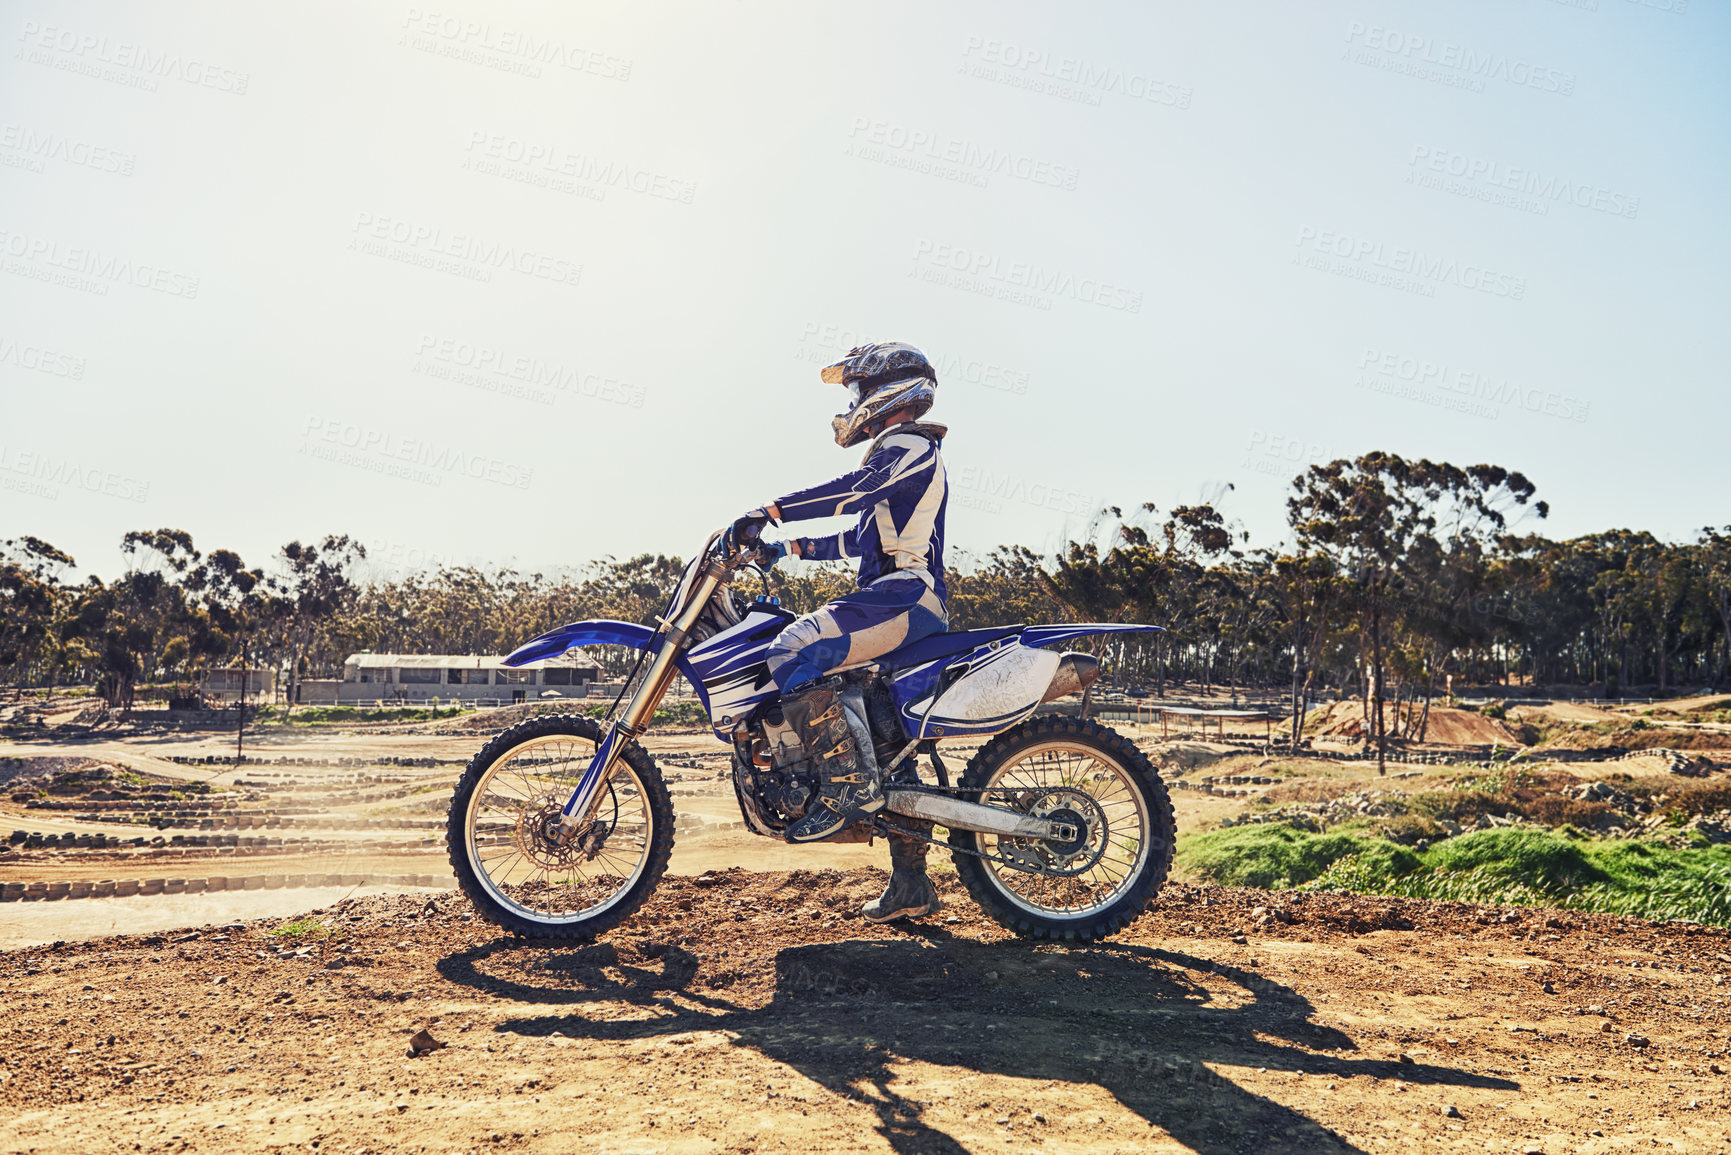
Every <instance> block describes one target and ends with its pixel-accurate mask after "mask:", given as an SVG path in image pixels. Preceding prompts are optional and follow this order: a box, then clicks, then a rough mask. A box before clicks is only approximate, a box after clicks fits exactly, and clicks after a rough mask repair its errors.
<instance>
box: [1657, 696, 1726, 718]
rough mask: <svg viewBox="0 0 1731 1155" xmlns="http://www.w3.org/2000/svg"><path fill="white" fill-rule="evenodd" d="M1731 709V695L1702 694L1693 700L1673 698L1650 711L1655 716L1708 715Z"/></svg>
mask: <svg viewBox="0 0 1731 1155" xmlns="http://www.w3.org/2000/svg"><path fill="white" fill-rule="evenodd" d="M1726 709H1731V694H1701V695H1698V696H1696V697H1693V698H1673V699H1671V700H1670V701H1669V702H1663V703H1659V704H1656V705H1654V706H1653V708H1652V709H1651V710H1650V711H1644V712H1648V713H1653V714H1708V713H1712V712H1714V711H1716V710H1726Z"/></svg>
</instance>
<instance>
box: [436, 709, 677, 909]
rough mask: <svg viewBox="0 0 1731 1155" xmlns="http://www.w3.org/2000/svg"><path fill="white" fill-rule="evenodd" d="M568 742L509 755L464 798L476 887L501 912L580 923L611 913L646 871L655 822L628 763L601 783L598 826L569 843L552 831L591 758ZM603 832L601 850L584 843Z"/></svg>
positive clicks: (550, 739) (536, 744)
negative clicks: (486, 892) (468, 799)
mask: <svg viewBox="0 0 1731 1155" xmlns="http://www.w3.org/2000/svg"><path fill="white" fill-rule="evenodd" d="M593 749H594V746H593V743H589V742H583V741H580V740H577V739H574V738H573V737H570V736H567V735H548V736H545V737H540V738H531V739H529V740H527V741H525V742H524V743H523V744H522V745H520V746H517V747H515V748H513V749H511V750H508V751H506V752H505V753H504V754H502V755H500V756H499V757H498V758H497V759H495V760H494V762H493V764H492V765H491V766H490V767H489V768H488V769H487V770H486V771H485V772H484V773H483V774H482V776H481V780H480V781H479V782H477V783H476V784H475V786H474V788H473V791H472V793H471V795H470V804H469V810H468V814H467V816H466V831H465V839H466V841H467V844H468V851H469V859H470V862H471V863H472V864H473V865H474V867H475V870H476V875H477V879H478V881H479V882H480V883H481V885H482V886H483V887H484V888H485V889H486V890H487V891H488V892H489V893H490V894H491V896H492V897H493V898H494V899H495V900H497V901H498V902H499V903H500V904H501V905H502V906H504V907H505V908H507V909H508V910H511V911H513V912H514V913H516V914H518V915H519V916H521V917H524V918H527V919H530V920H533V921H535V922H540V923H564V922H578V921H581V920H583V919H587V918H592V917H594V916H595V915H597V914H599V913H601V912H602V911H604V910H605V909H607V908H608V907H610V906H612V905H614V904H615V903H616V902H617V901H618V900H619V899H620V898H622V897H623V896H624V895H625V893H626V892H627V891H628V890H629V889H630V887H631V886H632V884H633V883H634V882H635V881H636V879H637V878H638V877H639V876H640V875H641V873H642V871H643V870H644V869H645V868H646V866H647V864H648V862H649V857H650V854H651V852H652V847H653V842H654V839H653V838H652V837H651V835H652V832H653V830H654V824H655V815H654V812H653V811H652V810H651V802H650V796H649V792H648V791H647V790H646V789H645V788H644V784H643V783H642V782H641V781H639V780H638V777H637V772H636V771H635V770H634V769H632V767H631V766H630V764H629V763H627V762H625V761H624V760H621V761H620V762H618V763H616V764H615V766H614V768H613V770H612V771H611V773H610V774H609V776H608V778H607V781H606V782H605V783H603V785H602V787H601V790H602V797H601V801H600V805H599V806H598V807H597V808H596V811H595V815H596V817H595V825H594V827H592V828H591V830H590V831H588V832H587V833H584V832H580V833H579V836H578V839H577V840H576V841H575V842H566V841H564V840H562V839H561V838H560V837H559V836H558V833H557V831H556V826H557V823H558V820H559V816H560V812H561V811H562V809H563V806H564V803H565V801H566V799H567V798H569V797H570V794H571V792H572V791H574V790H575V789H576V787H577V784H578V782H579V781H580V780H581V779H582V775H583V773H584V771H585V770H587V768H588V765H589V761H590V758H592V757H593ZM602 830H604V831H605V834H604V836H602V838H601V841H600V842H599V844H598V845H594V846H590V847H585V846H583V845H582V841H583V838H584V837H586V836H594V835H596V834H598V833H599V832H600V831H602Z"/></svg>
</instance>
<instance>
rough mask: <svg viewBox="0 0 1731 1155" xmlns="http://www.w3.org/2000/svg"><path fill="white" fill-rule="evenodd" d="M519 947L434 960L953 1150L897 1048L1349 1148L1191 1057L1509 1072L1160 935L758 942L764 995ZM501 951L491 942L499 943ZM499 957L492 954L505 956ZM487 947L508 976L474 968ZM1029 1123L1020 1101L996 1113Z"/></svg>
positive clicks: (1217, 1128) (1382, 1069) (1228, 1144)
mask: <svg viewBox="0 0 1731 1155" xmlns="http://www.w3.org/2000/svg"><path fill="white" fill-rule="evenodd" d="M534 949H536V951H537V957H536V958H535V959H533V960H523V959H522V955H521V953H520V948H519V947H518V946H517V944H514V943H511V942H509V941H507V940H501V941H499V942H496V943H492V944H488V945H487V946H483V947H478V948H475V949H473V950H470V951H465V952H462V953H460V954H456V955H452V956H449V957H448V958H446V959H444V960H442V961H441V963H440V965H439V970H440V972H441V973H442V974H443V975H444V977H445V978H447V979H449V980H451V981H453V982H457V983H462V984H465V985H469V986H475V987H480V988H482V989H485V990H487V991H489V992H490V993H492V994H494V995H496V996H498V997H500V998H503V999H507V1000H510V1001H514V1002H519V1003H529V1004H539V1005H543V1006H560V1005H563V1006H568V1007H571V1008H573V1009H572V1010H571V1011H570V1012H567V1013H558V1014H543V1015H535V1016H529V1017H524V1018H517V1019H511V1020H507V1021H506V1022H504V1023H502V1024H500V1025H499V1026H498V1027H497V1028H496V1029H497V1030H500V1031H503V1032H509V1033H516V1034H523V1035H550V1034H552V1033H553V1032H555V1031H557V1032H559V1033H561V1034H563V1035H565V1036H567V1037H572V1038H590V1039H595V1040H598V1041H603V1040H619V1039H645V1038H659V1037H666V1036H672V1035H679V1034H684V1033H686V1032H689V1031H699V1030H720V1031H727V1032H730V1034H731V1035H732V1036H733V1044H734V1045H736V1046H744V1047H750V1048H752V1049H753V1050H756V1051H758V1052H760V1053H761V1054H763V1055H765V1056H766V1057H769V1058H772V1059H774V1060H776V1061H777V1062H780V1063H783V1064H785V1065H787V1066H789V1067H792V1068H793V1069H795V1070H797V1071H799V1072H800V1073H801V1074H803V1075H805V1076H806V1077H808V1078H810V1079H812V1080H813V1081H815V1082H817V1083H819V1084H821V1085H822V1086H824V1087H826V1088H827V1089H829V1090H830V1091H831V1092H833V1093H835V1094H837V1095H841V1096H844V1097H849V1098H852V1099H854V1101H855V1102H857V1103H860V1104H863V1105H864V1106H866V1107H868V1108H870V1109H872V1110H873V1111H875V1113H876V1114H877V1118H878V1123H877V1130H878V1132H879V1134H881V1135H883V1137H884V1138H885V1139H886V1140H888V1142H889V1143H890V1145H891V1146H892V1147H894V1148H895V1149H896V1150H897V1151H901V1152H909V1153H912V1152H957V1153H959V1152H962V1151H963V1150H965V1149H964V1148H963V1146H962V1145H961V1144H960V1143H958V1142H957V1141H956V1140H954V1139H952V1138H951V1137H950V1136H949V1135H947V1134H945V1133H943V1132H942V1131H940V1130H938V1129H936V1128H935V1127H934V1126H931V1125H929V1124H927V1123H926V1122H925V1121H924V1119H923V1114H924V1105H923V1104H922V1103H921V1102H920V1101H918V1100H917V1099H914V1098H910V1097H908V1096H907V1095H904V1094H902V1093H900V1092H899V1091H898V1090H897V1089H896V1083H897V1081H898V1078H899V1077H900V1072H898V1069H897V1068H898V1064H899V1063H900V1062H901V1061H904V1060H913V1061H920V1062H924V1063H930V1064H935V1065H940V1066H947V1067H956V1068H962V1069H965V1070H967V1071H970V1072H978V1073H983V1074H999V1075H1005V1076H1009V1077H1012V1078H1018V1079H1046V1080H1056V1081H1060V1082H1072V1083H1093V1084H1095V1085H1097V1086H1099V1087H1101V1088H1103V1089H1104V1090H1106V1091H1107V1092H1109V1093H1110V1094H1111V1095H1113V1096H1114V1097H1115V1098H1116V1099H1117V1100H1118V1101H1119V1102H1120V1103H1121V1104H1123V1105H1124V1106H1125V1107H1126V1108H1128V1109H1130V1110H1131V1111H1134V1112H1136V1113H1137V1114H1138V1115H1140V1116H1141V1117H1142V1118H1143V1119H1145V1120H1147V1122H1148V1123H1150V1124H1152V1125H1155V1126H1158V1127H1160V1128H1162V1129H1163V1130H1165V1131H1166V1132H1167V1133H1168V1134H1170V1135H1171V1136H1172V1137H1173V1138H1175V1139H1176V1140H1178V1141H1179V1142H1180V1143H1183V1144H1185V1145H1186V1146H1188V1147H1190V1148H1191V1149H1193V1150H1196V1151H1204V1152H1211V1151H1236V1150H1244V1149H1247V1148H1248V1149H1251V1150H1287V1151H1302V1150H1329V1151H1337V1150H1342V1149H1345V1150H1357V1148H1355V1147H1353V1145H1352V1144H1350V1143H1348V1142H1347V1141H1346V1140H1345V1139H1343V1138H1342V1137H1341V1136H1339V1135H1338V1134H1336V1133H1335V1132H1333V1131H1331V1130H1329V1129H1328V1128H1326V1127H1324V1126H1322V1125H1320V1124H1318V1123H1316V1122H1315V1121H1313V1120H1311V1119H1309V1118H1307V1117H1306V1116H1304V1115H1303V1114H1301V1113H1299V1112H1297V1111H1295V1110H1293V1109H1291V1108H1289V1107H1285V1106H1282V1105H1281V1104H1279V1103H1276V1102H1274V1101H1273V1100H1271V1099H1268V1098H1266V1097H1264V1096H1262V1095H1258V1094H1255V1093H1253V1092H1251V1091H1248V1090H1246V1089H1244V1088H1242V1087H1240V1086H1238V1085H1237V1084H1236V1083H1234V1082H1233V1081H1232V1080H1231V1079H1230V1078H1228V1077H1226V1076H1223V1075H1221V1074H1218V1073H1216V1071H1215V1070H1214V1069H1213V1068H1212V1067H1211V1066H1210V1064H1213V1065H1215V1066H1220V1065H1224V1066H1235V1067H1251V1068H1256V1067H1265V1068H1267V1069H1268V1070H1270V1071H1291V1072H1299V1073H1302V1074H1304V1075H1306V1076H1314V1077H1323V1078H1328V1077H1333V1078H1345V1077H1350V1076H1353V1075H1365V1076H1373V1077H1376V1078H1386V1079H1399V1080H1401V1081H1402V1082H1405V1083H1409V1084H1427V1083H1428V1084H1438V1085H1450V1086H1458V1087H1478V1088H1494V1089H1502V1090H1513V1089H1515V1088H1516V1087H1517V1084H1515V1083H1513V1082H1511V1081H1509V1080H1506V1079H1501V1078H1493V1077H1488V1076H1483V1075H1477V1074H1474V1073H1472V1072H1468V1071H1461V1070H1456V1069H1452V1068H1449V1067H1443V1066H1436V1065H1431V1064H1426V1063H1401V1062H1396V1061H1392V1060H1377V1059H1368V1058H1362V1057H1355V1055H1354V1054H1353V1052H1354V1051H1355V1050H1356V1048H1355V1046H1354V1044H1353V1042H1352V1040H1351V1038H1349V1037H1348V1036H1347V1035H1345V1034H1343V1033H1342V1032H1340V1031H1338V1030H1335V1029H1334V1028H1332V1027H1327V1026H1323V1025H1320V1024H1317V1023H1313V1022H1311V1021H1310V1016H1311V1014H1312V1013H1313V1011H1314V1009H1315V1008H1314V1007H1313V1006H1312V1005H1311V1004H1310V1002H1309V1001H1308V1000H1306V999H1305V998H1304V997H1303V996H1301V995H1299V994H1298V993H1297V992H1296V991H1294V990H1292V989H1291V988H1290V987H1287V986H1283V985H1281V984H1279V983H1275V982H1273V981H1271V980H1269V979H1267V978H1264V977H1263V976H1261V975H1258V974H1256V973H1255V972H1253V971H1247V970H1242V969H1238V968H1234V967H1229V966H1226V965H1224V964H1220V963H1215V962H1212V961H1210V960H1208V959H1203V958H1198V957H1195V956H1192V955H1186V954H1180V953H1177V952H1173V951H1165V950H1158V949H1151V948H1147V947H1139V946H1130V945H1124V944H1116V943H1108V944H1104V945H1100V946H1093V947H1077V948H1070V949H1060V948H1045V949H1036V950H1032V951H1031V950H1030V949H1029V947H1028V946H1027V945H1026V944H1020V943H1015V944H1006V943H1000V944H982V943H977V942H971V941H967V940H962V939H956V938H954V937H952V936H950V935H948V934H946V933H944V932H942V931H938V930H932V929H927V928H921V929H919V930H917V931H915V932H913V933H910V934H909V936H908V937H906V938H903V939H899V940H887V941H885V940H877V941H858V942H844V943H836V944H830V945H814V946H801V947H792V948H788V949H785V950H782V951H780V952H779V953H778V954H777V955H776V956H775V976H776V986H775V991H774V994H773V997H772V1000H771V1002H770V1003H769V1005H767V1006H763V1007H759V1008H749V1007H743V1006H739V1005H736V1004H733V1003H730V1002H727V1001H725V1000H724V999H720V998H718V997H716V996H714V995H712V994H707V993H704V992H700V991H698V990H696V989H694V987H693V980H694V979H695V977H696V974H697V970H698V960H697V959H696V957H695V956H693V955H691V954H690V953H689V952H687V951H684V950H681V949H680V948H678V947H656V948H654V949H655V951H656V953H657V955H658V957H657V958H656V959H653V960H650V961H652V962H654V963H657V964H659V965H658V966H656V965H651V966H640V965H632V964H630V963H626V962H622V961H621V959H620V955H619V952H618V950H617V949H616V948H615V947H614V946H613V945H612V944H611V943H599V944H595V945H593V946H589V947H585V948H583V949H581V950H577V951H573V952H569V953H557V952H554V953H551V954H549V953H548V952H546V950H545V948H534ZM501 956H502V957H501ZM514 956H515V957H516V958H517V959H518V960H519V961H518V964H517V965H516V966H514V967H513V966H512V960H513V957H514ZM496 962H502V963H503V964H504V965H505V966H506V967H508V968H511V969H514V970H516V971H517V972H518V974H517V976H516V977H512V978H504V977H493V976H491V975H489V973H488V972H489V971H491V970H494V969H496V967H495V966H490V965H489V964H490V963H496ZM587 1003H597V1004H598V1003H631V1004H638V1005H649V1006H654V1007H656V1008H657V1009H659V1010H660V1011H662V1012H663V1014H662V1015H661V1016H660V1017H657V1018H654V1019H649V1020H641V1019H639V1020H631V1021H599V1020H595V1019H591V1018H588V1017H586V1016H585V1015H584V1014H582V1013H581V1011H580V1010H578V1009H577V1008H580V1007H581V1006H582V1005H583V1004H587ZM1024 1125H1029V1126H1032V1125H1033V1124H1029V1123H1028V1120H1027V1119H1025V1118H1022V1119H1018V1120H1016V1122H1015V1126H1016V1127H1018V1128H1021V1127H1024Z"/></svg>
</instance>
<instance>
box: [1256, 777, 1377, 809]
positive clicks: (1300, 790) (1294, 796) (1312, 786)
mask: <svg viewBox="0 0 1731 1155" xmlns="http://www.w3.org/2000/svg"><path fill="white" fill-rule="evenodd" d="M1374 785H1375V784H1373V783H1368V782H1362V781H1356V780H1354V779H1350V778H1345V779H1342V778H1305V779H1300V780H1299V781H1297V782H1282V783H1281V784H1280V785H1278V786H1270V787H1269V788H1268V789H1267V790H1266V791H1265V792H1264V793H1263V795H1262V797H1263V799H1264V800H1266V801H1268V802H1271V803H1273V804H1275V805H1279V804H1280V803H1283V802H1332V801H1334V800H1335V799H1336V798H1343V797H1345V796H1346V795H1348V794H1352V793H1355V792H1356V791H1359V790H1364V789H1367V788H1374Z"/></svg>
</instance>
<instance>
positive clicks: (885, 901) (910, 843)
mask: <svg viewBox="0 0 1731 1155" xmlns="http://www.w3.org/2000/svg"><path fill="white" fill-rule="evenodd" d="M918 825H920V826H923V827H924V828H925V829H924V833H926V834H930V833H931V828H932V824H931V823H929V822H922V823H919V824H918ZM889 841H890V884H889V886H887V887H886V888H884V892H883V893H882V894H881V895H879V896H878V897H877V898H875V899H873V900H872V901H870V902H868V903H866V904H865V905H864V906H862V907H861V908H860V914H862V915H864V916H865V919H866V921H867V922H888V921H890V920H891V919H892V918H919V917H921V916H923V915H928V914H936V913H937V912H938V911H940V910H942V909H944V904H943V903H942V902H941V901H940V900H939V899H938V888H937V887H936V886H934V885H932V880H931V879H930V878H928V877H926V847H927V845H928V844H927V843H924V842H921V841H920V840H919V839H917V838H909V837H907V836H906V835H901V834H891V835H890V836H889Z"/></svg>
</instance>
